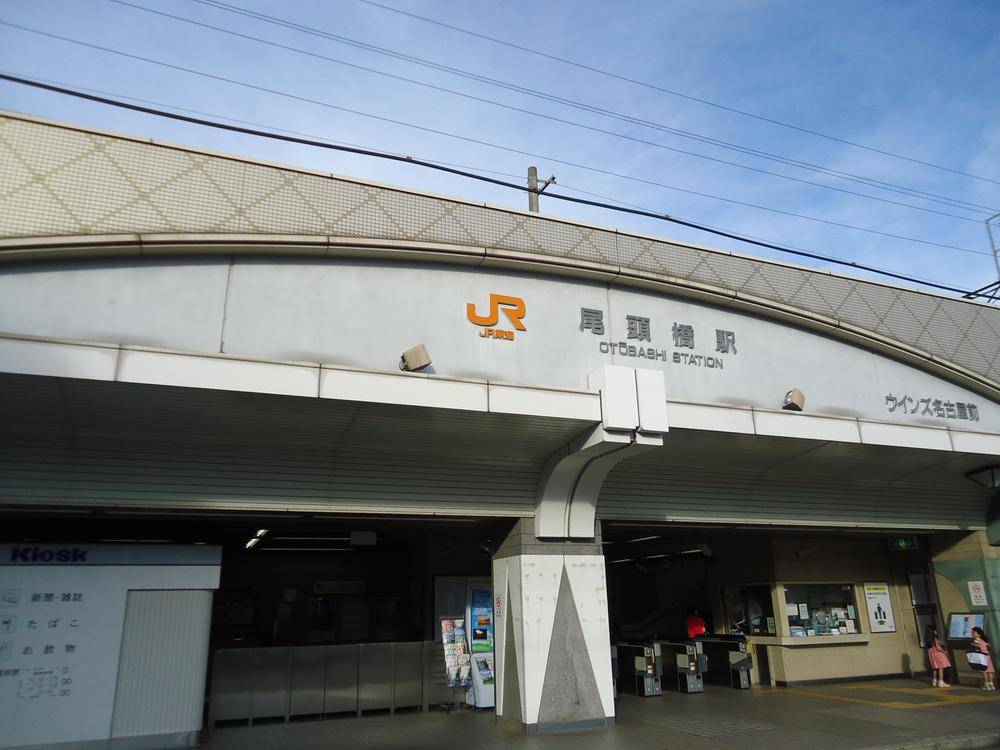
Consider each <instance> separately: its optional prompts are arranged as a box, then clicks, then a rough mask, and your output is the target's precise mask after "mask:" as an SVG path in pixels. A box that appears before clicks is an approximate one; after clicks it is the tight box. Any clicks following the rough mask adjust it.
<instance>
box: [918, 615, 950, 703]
mask: <svg viewBox="0 0 1000 750" xmlns="http://www.w3.org/2000/svg"><path fill="white" fill-rule="evenodd" d="M924 643H926V644H927V657H928V658H929V659H930V661H931V670H932V671H933V674H934V681H933V683H932V684H933V685H934V687H943V688H946V687H951V686H950V685H949V684H948V683H947V682H945V681H944V670H946V669H950V668H951V660H950V659H949V658H948V650H947V649H946V648H945V647H944V646H943V645H941V637H940V636H939V635H938V631H937V628H936V627H934V626H933V625H928V626H927V631H926V633H925V634H924Z"/></svg>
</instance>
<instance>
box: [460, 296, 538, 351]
mask: <svg viewBox="0 0 1000 750" xmlns="http://www.w3.org/2000/svg"><path fill="white" fill-rule="evenodd" d="M501 310H502V311H503V314H504V315H505V316H507V320H508V321H509V322H510V324H511V325H512V326H513V327H514V328H515V329H516V330H518V331H526V330H528V328H527V326H525V325H524V322H523V321H522V319H523V318H524V316H525V314H526V313H527V306H526V305H525V304H524V300H523V299H521V298H520V297H512V296H511V295H509V294H490V309H489V312H487V313H486V315H480V314H479V313H478V312H476V304H475V303H474V302H468V303H466V305H465V315H466V317H467V318H468V319H469V322H470V323H473V324H475V325H477V326H482V327H483V328H482V330H480V331H479V335H480V336H481V337H482V338H484V339H494V340H496V341H513V340H514V331H512V330H509V329H505V328H496V327H495V326H496V325H497V323H499V322H500V312H501Z"/></svg>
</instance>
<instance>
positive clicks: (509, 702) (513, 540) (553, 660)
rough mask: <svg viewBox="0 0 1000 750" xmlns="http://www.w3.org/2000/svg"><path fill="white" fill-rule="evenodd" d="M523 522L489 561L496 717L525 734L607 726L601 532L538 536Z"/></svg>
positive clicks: (609, 702) (609, 694)
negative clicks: (584, 539)
mask: <svg viewBox="0 0 1000 750" xmlns="http://www.w3.org/2000/svg"><path fill="white" fill-rule="evenodd" d="M526 523H530V521H528V522H525V521H520V522H519V523H518V526H516V527H515V528H514V530H513V531H512V532H511V534H510V536H509V537H508V539H507V541H505V542H504V544H502V545H501V547H500V549H498V550H497V554H496V557H495V558H494V560H493V590H494V594H495V596H496V600H495V605H496V611H495V626H494V627H495V631H494V638H495V644H496V679H497V683H496V712H497V718H498V721H502V722H503V723H505V724H509V723H514V724H516V725H519V726H520V727H521V728H522V730H523V731H524V732H526V733H528V734H542V733H549V732H566V731H574V730H581V729H599V728H606V727H609V726H614V715H615V706H614V688H613V682H612V675H611V645H610V633H609V629H608V602H607V582H606V580H605V572H604V555H603V554H601V545H600V537H599V536H596V537H595V541H594V542H591V543H572V542H563V543H561V544H553V543H551V542H540V541H539V540H537V539H536V538H535V537H534V536H533V535H531V534H530V533H529V532H527V531H526V529H525V525H526ZM528 528H530V527H528Z"/></svg>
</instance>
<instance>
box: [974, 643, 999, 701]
mask: <svg viewBox="0 0 1000 750" xmlns="http://www.w3.org/2000/svg"><path fill="white" fill-rule="evenodd" d="M972 647H973V648H974V649H978V650H979V652H980V653H983V654H986V659H987V664H986V671H985V672H983V690H996V689H997V688H996V685H994V684H993V680H994V678H995V677H996V671H995V670H994V669H993V658H992V657H991V656H990V642H989V641H988V640H986V634H985V633H984V632H983V629H982V628H973V629H972Z"/></svg>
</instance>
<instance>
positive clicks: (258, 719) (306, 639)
mask: <svg viewBox="0 0 1000 750" xmlns="http://www.w3.org/2000/svg"><path fill="white" fill-rule="evenodd" d="M289 516H291V517H289ZM512 524H513V521H511V520H509V519H490V518H466V517H458V516H456V517H448V518H427V517H423V518H422V517H417V516H409V517H390V516H360V515H351V516H349V515H332V514H330V515H326V516H322V515H318V514H317V515H313V516H310V517H304V516H295V515H293V514H281V515H279V514H265V513H238V512H230V513H197V512H191V513H167V512H163V513H155V514H154V513H145V514H128V513H121V512H119V513H114V514H107V513H100V512H98V513H89V514H87V515H86V516H76V515H73V514H70V513H63V514H58V513H48V514H31V513H28V514H24V515H21V516H18V517H16V518H11V519H9V520H8V521H7V522H6V523H5V528H4V533H3V536H4V539H3V541H7V542H13V543H36V542H40V543H44V544H45V545H59V544H70V543H71V544H74V545H92V546H93V547H99V546H105V545H106V546H108V547H115V548H118V549H122V548H125V549H129V548H136V549H140V548H141V549H149V548H154V547H157V546H162V547H163V548H168V547H174V546H177V545H179V546H183V547H188V548H193V547H200V546H204V547H206V548H216V549H218V550H220V551H221V566H220V569H219V586H218V589H217V590H215V591H214V593H213V595H212V597H211V604H210V610H208V609H207V610H206V611H205V614H206V615H208V613H209V611H210V621H211V624H210V629H209V633H208V641H207V650H208V653H207V660H206V674H205V685H206V688H205V712H204V726H205V728H206V729H208V730H209V731H211V730H212V729H214V728H216V727H224V726H238V725H253V724H260V723H274V722H288V721H296V720H302V719H316V718H333V717H347V716H368V715H377V714H393V713H396V712H399V711H420V710H429V709H434V708H438V707H444V708H446V709H448V710H450V709H451V708H453V707H455V706H457V705H460V704H465V703H466V702H467V701H468V700H469V696H468V695H467V687H468V688H471V687H472V685H471V683H472V682H473V680H472V675H471V674H466V675H460V676H461V677H465V678H466V679H464V680H462V679H460V680H458V682H459V684H457V685H449V680H448V677H449V676H448V673H447V672H446V659H445V656H446V655H445V651H444V647H443V643H442V625H441V620H442V618H443V617H444V618H451V619H452V621H453V622H454V620H460V619H464V618H465V617H466V616H467V606H468V592H469V590H470V588H471V587H478V588H479V589H484V590H486V591H488V592H491V589H490V583H491V578H490V576H491V559H492V554H493V551H494V549H495V547H496V545H497V544H498V540H502V539H503V538H504V537H505V536H506V533H507V530H508V529H509V527H510V526H511V525H512ZM485 601H486V604H487V605H489V604H490V603H491V597H490V596H489V595H487V596H486V597H485ZM491 619H492V618H491V617H490V620H491ZM491 624H492V623H491V622H483V623H482V627H481V630H482V631H484V637H483V639H481V640H483V641H484V642H485V641H489V642H490V643H492V630H491V629H490V628H491ZM469 627H470V628H471V627H472V624H471V623H470V626H469ZM470 632H471V630H470ZM145 647H146V648H149V649H156V648H157V645H156V643H155V642H149V643H147V644H146V646H145ZM486 655H488V656H489V658H490V659H492V653H491V652H488V651H485V650H484V651H483V652H482V654H481V656H482V658H483V659H484V660H485V657H486ZM469 661H470V665H471V659H470V660H469ZM470 672H471V669H470ZM481 677H485V679H486V680H487V681H488V684H489V685H492V682H493V675H492V674H489V673H487V674H485V675H481ZM462 683H464V684H462ZM473 702H475V698H473ZM481 702H484V701H481ZM491 706H492V704H489V705H488V706H487V707H488V708H489V707H491Z"/></svg>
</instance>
